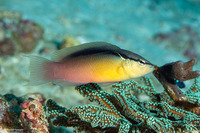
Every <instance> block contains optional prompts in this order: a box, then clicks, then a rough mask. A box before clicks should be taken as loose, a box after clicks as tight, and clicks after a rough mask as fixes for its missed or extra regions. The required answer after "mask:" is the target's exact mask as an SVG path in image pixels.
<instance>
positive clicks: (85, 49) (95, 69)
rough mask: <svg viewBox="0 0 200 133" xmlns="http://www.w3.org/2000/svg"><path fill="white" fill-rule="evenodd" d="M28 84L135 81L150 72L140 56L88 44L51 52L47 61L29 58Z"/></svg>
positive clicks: (97, 44) (104, 43) (94, 43)
mask: <svg viewBox="0 0 200 133" xmlns="http://www.w3.org/2000/svg"><path fill="white" fill-rule="evenodd" d="M29 59H30V67H29V68H30V82H29V83H28V85H41V84H45V83H48V82H52V83H55V84H58V85H61V86H63V85H75V86H77V85H82V84H87V83H115V82H119V81H124V80H128V79H133V78H137V77H140V76H143V75H145V74H148V73H150V72H152V71H153V70H154V65H153V64H152V63H151V62H149V61H148V60H146V59H145V58H143V57H142V56H140V55H138V54H136V53H133V52H131V51H128V50H125V49H121V48H120V47H118V46H116V45H113V44H110V43H107V42H90V43H85V44H81V45H78V46H73V47H67V48H63V49H61V50H57V51H55V52H53V53H52V56H51V60H48V59H45V58H42V57H39V56H29Z"/></svg>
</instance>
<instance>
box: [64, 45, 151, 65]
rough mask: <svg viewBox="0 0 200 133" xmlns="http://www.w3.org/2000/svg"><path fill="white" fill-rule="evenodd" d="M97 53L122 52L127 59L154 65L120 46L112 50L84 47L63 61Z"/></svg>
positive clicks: (113, 53)
mask: <svg viewBox="0 0 200 133" xmlns="http://www.w3.org/2000/svg"><path fill="white" fill-rule="evenodd" d="M97 53H106V54H112V55H116V56H119V54H120V55H121V56H122V57H123V58H125V59H130V60H134V61H137V62H140V63H142V64H149V65H153V64H152V63H150V62H149V61H148V60H146V59H144V58H143V57H141V56H140V55H138V54H135V53H133V52H131V51H128V50H124V49H120V48H119V49H114V50H112V48H109V47H92V48H87V49H83V50H80V51H77V52H74V53H72V54H70V55H68V56H66V57H64V58H63V59H62V61H64V60H67V59H71V58H75V57H78V56H86V55H93V54H97Z"/></svg>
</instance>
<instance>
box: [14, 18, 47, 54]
mask: <svg viewBox="0 0 200 133" xmlns="http://www.w3.org/2000/svg"><path fill="white" fill-rule="evenodd" d="M17 28H18V29H17V31H16V32H12V39H14V41H15V42H16V43H17V45H18V46H19V47H20V51H22V52H30V51H32V50H33V49H34V48H35V46H36V45H37V43H38V41H39V40H41V39H42V37H43V32H44V31H43V29H42V28H41V27H40V26H39V25H38V24H36V23H34V22H32V21H30V20H21V21H20V22H19V24H18V25H17Z"/></svg>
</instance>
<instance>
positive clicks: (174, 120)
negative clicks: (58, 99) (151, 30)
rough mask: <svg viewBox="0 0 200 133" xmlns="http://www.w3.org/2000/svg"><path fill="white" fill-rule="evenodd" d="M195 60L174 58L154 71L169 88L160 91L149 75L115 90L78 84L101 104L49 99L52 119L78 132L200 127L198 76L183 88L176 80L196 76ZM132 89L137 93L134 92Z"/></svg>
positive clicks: (195, 128)
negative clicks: (141, 98) (66, 103)
mask: <svg viewBox="0 0 200 133" xmlns="http://www.w3.org/2000/svg"><path fill="white" fill-rule="evenodd" d="M194 62H195V60H192V61H190V62H187V63H183V62H180V61H179V62H174V63H170V64H166V65H164V66H162V67H157V68H156V70H155V71H154V75H155V76H156V78H157V79H158V80H159V81H160V82H161V84H162V85H163V86H164V88H165V91H164V92H162V93H157V92H156V91H155V89H154V87H153V84H152V82H151V81H150V79H149V78H147V77H143V78H142V79H143V82H144V83H145V86H142V85H140V84H138V83H137V82H135V81H133V80H131V81H129V82H125V81H123V82H119V83H117V84H114V85H113V86H112V90H113V92H112V94H110V93H107V92H105V91H104V90H102V89H101V87H100V86H98V85H97V84H92V83H91V84H86V85H81V86H77V87H76V90H77V91H78V92H79V93H80V94H81V95H83V96H84V97H87V98H88V99H89V100H90V101H91V102H96V103H97V104H98V105H85V106H75V107H71V108H69V109H66V108H64V107H61V106H59V105H57V104H56V103H55V102H54V101H52V100H48V101H47V104H46V106H47V111H48V118H49V121H52V123H53V124H54V125H57V126H66V127H68V126H73V127H74V128H75V130H74V132H81V131H86V132H127V133H128V132H136V131H137V132H161V133H164V132H170V133H171V132H183V131H198V130H200V123H199V121H200V116H198V115H199V112H200V110H199V108H200V106H199V98H198V96H196V95H194V93H196V92H198V91H199V89H200V88H199V85H198V80H197V79H195V82H194V84H193V85H192V87H191V88H190V89H188V90H187V91H186V92H182V91H181V90H180V89H179V88H178V86H177V84H176V82H175V81H176V80H178V81H180V82H183V81H185V80H188V79H192V78H196V77H198V76H199V75H200V72H193V71H192V67H193V65H194ZM132 91H133V92H134V93H132ZM140 93H146V95H148V96H149V97H150V99H151V100H150V101H148V102H147V101H139V100H138V99H137V95H138V94H140Z"/></svg>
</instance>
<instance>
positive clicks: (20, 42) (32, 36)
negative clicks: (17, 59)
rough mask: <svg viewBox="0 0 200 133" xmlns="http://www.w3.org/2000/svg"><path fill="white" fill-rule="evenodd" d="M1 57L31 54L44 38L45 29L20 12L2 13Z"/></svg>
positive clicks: (0, 18)
mask: <svg viewBox="0 0 200 133" xmlns="http://www.w3.org/2000/svg"><path fill="white" fill-rule="evenodd" d="M0 29H1V30H0V49H1V51H0V55H12V54H13V53H18V52H30V51H32V50H33V49H34V48H35V46H36V45H37V43H38V41H39V40H41V39H42V37H43V33H44V31H43V29H42V28H41V27H40V26H39V25H38V24H36V23H34V22H32V21H30V20H23V19H22V15H21V14H20V13H18V12H12V11H4V10H1V11H0Z"/></svg>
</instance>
